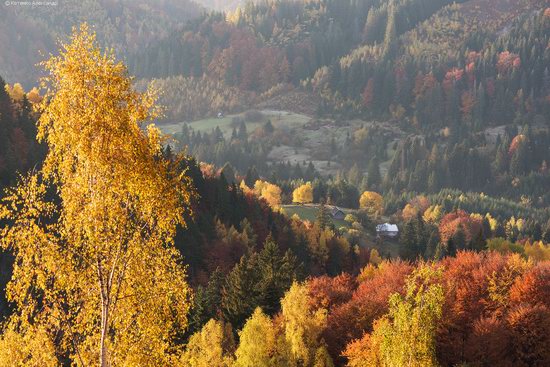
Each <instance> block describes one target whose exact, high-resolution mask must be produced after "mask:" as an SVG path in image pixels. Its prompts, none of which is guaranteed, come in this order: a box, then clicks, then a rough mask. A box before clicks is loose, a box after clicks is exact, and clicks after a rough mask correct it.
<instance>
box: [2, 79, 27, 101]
mask: <svg viewBox="0 0 550 367" xmlns="http://www.w3.org/2000/svg"><path fill="white" fill-rule="evenodd" d="M5 89H6V92H7V93H8V94H9V96H10V98H11V99H12V100H13V101H15V102H21V101H22V100H23V97H24V96H25V90H24V89H23V87H22V86H21V84H19V83H15V84H14V85H13V87H12V86H10V85H9V84H6V86H5Z"/></svg>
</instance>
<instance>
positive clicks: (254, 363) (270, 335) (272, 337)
mask: <svg viewBox="0 0 550 367" xmlns="http://www.w3.org/2000/svg"><path fill="white" fill-rule="evenodd" d="M239 340H240V342H239V347H238V348H237V351H236V352H235V357H236V360H235V367H271V366H272V365H273V364H272V363H271V362H272V361H271V357H272V356H273V355H274V354H275V350H276V334H275V328H274V327H273V324H272V322H271V319H270V318H269V316H266V315H265V314H264V313H263V312H262V309H261V308H259V307H258V308H256V310H255V311H254V314H252V317H250V318H249V319H248V321H247V322H246V324H245V325H244V327H243V329H242V330H241V331H240V332H239Z"/></svg>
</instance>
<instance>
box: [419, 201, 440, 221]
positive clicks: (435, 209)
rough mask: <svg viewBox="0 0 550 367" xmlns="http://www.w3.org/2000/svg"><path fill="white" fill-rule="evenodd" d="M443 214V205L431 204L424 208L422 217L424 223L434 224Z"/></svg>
mask: <svg viewBox="0 0 550 367" xmlns="http://www.w3.org/2000/svg"><path fill="white" fill-rule="evenodd" d="M442 216H443V207H442V206H441V205H431V206H430V207H428V209H426V211H425V212H424V215H423V216H422V218H423V219H424V221H425V222H426V223H431V224H436V223H439V221H440V220H441V217H442Z"/></svg>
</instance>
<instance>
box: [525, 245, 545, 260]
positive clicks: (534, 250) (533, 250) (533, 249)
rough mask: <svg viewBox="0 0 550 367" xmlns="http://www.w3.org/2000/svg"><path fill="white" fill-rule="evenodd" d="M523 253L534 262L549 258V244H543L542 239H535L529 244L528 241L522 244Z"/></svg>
mask: <svg viewBox="0 0 550 367" xmlns="http://www.w3.org/2000/svg"><path fill="white" fill-rule="evenodd" d="M524 249H525V255H527V256H528V257H529V259H530V260H533V261H534V262H539V261H547V260H550V245H545V244H544V243H543V242H542V241H537V242H534V243H533V244H531V243H530V242H527V243H525V245H524Z"/></svg>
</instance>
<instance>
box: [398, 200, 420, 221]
mask: <svg viewBox="0 0 550 367" xmlns="http://www.w3.org/2000/svg"><path fill="white" fill-rule="evenodd" d="M417 214H418V209H417V208H415V207H414V206H412V205H411V204H410V203H409V204H407V205H405V207H404V208H403V212H402V214H401V216H402V217H403V220H404V221H405V222H408V221H409V220H411V219H413V218H415V217H416V215H417Z"/></svg>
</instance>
